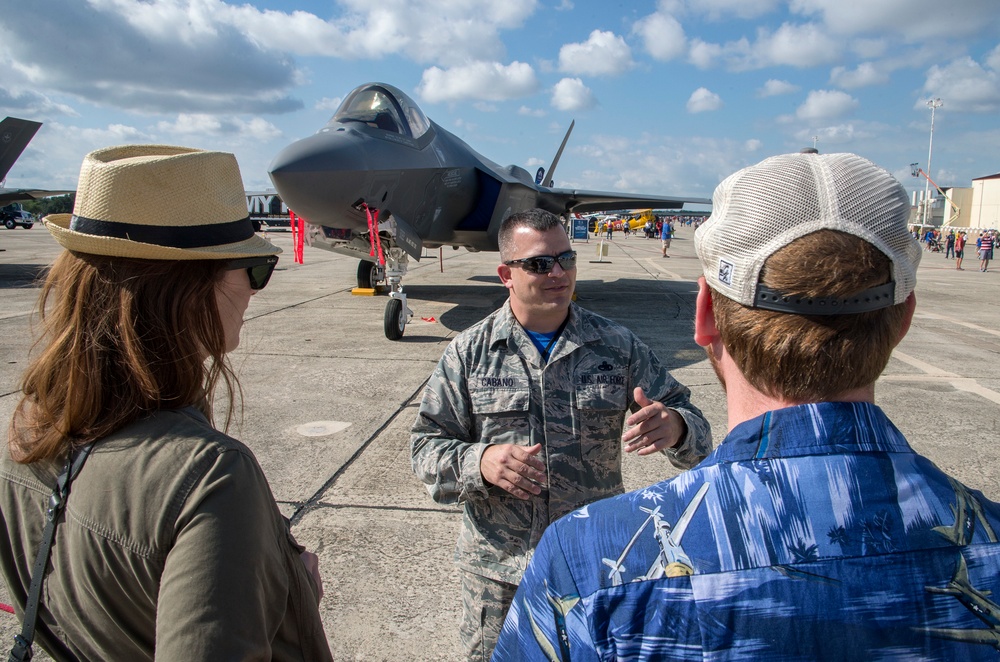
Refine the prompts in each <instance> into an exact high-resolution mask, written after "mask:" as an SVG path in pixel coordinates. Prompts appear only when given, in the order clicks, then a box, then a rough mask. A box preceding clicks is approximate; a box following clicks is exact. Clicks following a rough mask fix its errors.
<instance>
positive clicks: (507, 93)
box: [417, 62, 538, 103]
mask: <svg viewBox="0 0 1000 662" xmlns="http://www.w3.org/2000/svg"><path fill="white" fill-rule="evenodd" d="M537 89H538V79H537V78H536V77H535V72H534V70H533V69H532V68H531V65H530V64H525V63H524V62H511V63H510V64H509V65H503V64H500V63H499V62H472V63H470V64H466V65H463V66H460V67H454V68H452V69H447V70H445V69H440V68H438V67H431V68H430V69H426V70H425V71H424V73H423V76H422V77H421V79H420V85H419V86H418V87H417V93H418V94H419V95H420V97H421V98H422V99H424V100H425V101H429V102H431V103H440V102H442V101H463V100H466V99H476V100H480V101H503V100H506V99H515V98H517V97H523V96H527V95H529V94H533V93H534V92H535V91H536V90H537Z"/></svg>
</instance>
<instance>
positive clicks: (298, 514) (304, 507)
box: [289, 377, 430, 526]
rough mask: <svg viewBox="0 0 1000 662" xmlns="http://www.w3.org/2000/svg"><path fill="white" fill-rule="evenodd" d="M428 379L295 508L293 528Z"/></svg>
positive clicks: (422, 387)
mask: <svg viewBox="0 0 1000 662" xmlns="http://www.w3.org/2000/svg"><path fill="white" fill-rule="evenodd" d="M428 379H430V377H428V378H427V379H425V380H424V381H422V382H420V385H419V386H417V388H416V390H414V391H413V393H411V394H410V395H409V397H407V398H406V399H405V400H403V402H402V403H400V405H399V406H398V407H396V411H394V412H392V414H391V415H389V416H388V417H387V418H386V419H385V421H383V422H382V425H380V426H378V428H376V429H375V431H374V432H372V434H371V435H370V436H369V437H368V438H367V439H365V441H364V443H362V444H361V445H360V446H359V447H358V449H357V450H356V451H354V454H353V455H351V457H350V458H348V460H347V462H344V464H343V465H341V467H340V468H339V469H337V471H335V472H334V474H333V475H332V476H330V478H328V479H327V481H326V482H325V483H323V485H322V486H321V487H320V488H319V489H318V490H316V492H315V493H314V494H313V495H312V496H311V497H309V498H308V499H307V500H305V501H303V502H300V504H299V505H298V506H297V507H296V509H295V512H294V513H292V516H291V517H290V518H289V521H290V522H291V524H292V525H293V526H294V525H295V524H298V523H299V522H300V521H301V520H302V518H303V517H305V516H306V515H307V514H308V513H309V512H311V511H313V510H315V509H316V508H318V507H320V505H321V503H320V499H321V498H322V497H323V495H324V494H326V491H327V490H329V489H330V488H331V487H333V486H334V485H335V484H336V482H337V480H338V479H339V478H340V477H341V476H342V475H344V473H345V472H346V471H347V470H348V469H350V468H351V467H352V466H353V465H354V462H355V461H356V460H357V459H358V458H359V457H361V455H362V454H363V453H364V452H365V451H366V450H367V449H368V447H369V446H370V445H371V444H372V442H373V441H375V440H376V439H378V437H379V435H380V434H382V433H383V432H384V431H385V430H386V429H387V428H388V427H389V426H390V425H392V423H393V421H395V420H396V418H397V417H398V416H399V415H400V414H401V413H402V412H403V411H404V410H406V409H407V408H408V407H410V405H411V404H412V403H413V402H414V401H415V400H416V399H417V398H418V397H420V395H421V393H423V390H424V386H425V385H426V384H427V380H428Z"/></svg>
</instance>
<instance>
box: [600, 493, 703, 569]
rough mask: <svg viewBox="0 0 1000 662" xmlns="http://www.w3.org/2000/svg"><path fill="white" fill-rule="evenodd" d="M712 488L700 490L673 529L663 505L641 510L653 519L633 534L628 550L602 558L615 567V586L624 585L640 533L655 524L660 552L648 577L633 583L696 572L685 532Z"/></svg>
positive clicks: (654, 531) (654, 530) (648, 519)
mask: <svg viewBox="0 0 1000 662" xmlns="http://www.w3.org/2000/svg"><path fill="white" fill-rule="evenodd" d="M710 486H711V483H705V484H704V485H702V486H701V487H699V488H698V491H697V492H695V494H694V496H693V497H691V501H690V502H688V505H687V506H686V507H685V508H684V512H682V513H681V516H680V517H678V518H677V521H676V522H675V523H674V525H673V526H671V525H670V523H669V522H667V521H665V520H664V519H663V515H661V514H660V507H659V506H657V507H656V508H640V510H642V511H643V512H644V513H648V514H649V517H647V518H646V519H645V520H644V521H643V523H642V525H641V526H640V527H639V528H638V529H637V530H636V532H635V534H633V536H632V538H631V539H630V540H629V542H628V544H627V545H626V546H625V549H623V550H622V553H621V555H620V556H619V557H618V558H617V559H601V562H602V563H604V565H606V566H608V567H609V568H611V572H610V573H608V579H610V580H611V585H612V586H619V585H621V584H622V574H623V573H624V572H625V565H624V564H625V558H626V557H627V556H628V554H629V552H630V551H632V547H634V546H635V542H636V540H638V538H639V534H641V533H642V532H643V531H644V530H645V529H646V526H647V525H648V524H649V523H650V522H652V523H653V535H654V536H655V537H656V542H657V543H659V545H660V553H659V554H657V555H656V558H655V559H654V560H653V563H652V564H651V565H650V566H649V569H648V570H647V571H646V574H644V575H639V576H638V577H636V578H635V579H633V580H632V581H634V582H638V581H644V580H647V579H660V578H661V577H681V576H684V575H690V574H693V573H694V568H693V567H692V564H691V559H690V558H689V557H688V555H687V554H686V553H685V552H684V548H683V547H681V539H682V538H683V537H684V533H685V531H687V527H688V524H690V523H691V518H693V517H694V514H695V513H696V512H697V511H698V507H699V506H700V505H701V502H702V501H703V500H704V499H705V495H706V494H707V493H708V489H709V487H710Z"/></svg>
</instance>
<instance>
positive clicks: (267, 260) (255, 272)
mask: <svg viewBox="0 0 1000 662" xmlns="http://www.w3.org/2000/svg"><path fill="white" fill-rule="evenodd" d="M276 264H278V256H277V255H262V256H261V257H245V258H242V259H239V260H230V262H229V264H227V265H226V269H228V270H230V271H233V270H235V269H246V270H247V276H249V277H250V289H252V290H262V289H264V286H265V285H267V281H269V280H271V274H272V273H274V266H275V265H276Z"/></svg>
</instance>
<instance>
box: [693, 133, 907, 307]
mask: <svg viewBox="0 0 1000 662" xmlns="http://www.w3.org/2000/svg"><path fill="white" fill-rule="evenodd" d="M909 217H910V203H909V200H908V199H907V196H906V191H905V190H904V189H903V186H902V184H900V183H899V182H898V181H897V180H896V179H895V178H894V177H893V176H892V175H890V174H889V173H888V172H887V171H885V170H883V169H882V168H880V167H878V166H877V165H875V164H874V163H872V162H871V161H869V160H867V159H864V158H862V157H860V156H857V155H855V154H816V153H800V154H783V155H780V156H773V157H771V158H769V159H765V160H763V161H761V162H760V163H758V164H757V165H753V166H750V167H748V168H744V169H743V170H740V171H739V172H736V173H734V174H732V175H730V176H729V177H727V178H726V179H725V180H723V182H722V183H721V184H719V186H718V187H717V188H716V189H715V194H714V195H713V197H712V215H711V216H710V217H709V219H708V220H707V221H706V222H705V223H704V224H703V225H702V226H701V227H700V228H698V230H697V232H695V236H694V245H695V251H696V252H697V254H698V257H699V258H700V259H701V264H702V269H703V270H704V273H705V279H706V280H707V281H708V284H709V285H711V286H712V288H713V289H715V290H717V291H718V292H719V293H720V294H723V295H725V296H726V297H728V298H730V299H732V300H734V301H736V302H738V303H741V304H743V305H745V306H750V307H754V308H764V309H767V310H778V311H781V312H791V313H799V314H807V315H808V314H812V315H836V314H855V313H860V312H865V311H868V310H877V309H879V308H885V307H887V306H891V305H893V304H897V303H902V302H903V301H905V300H906V298H907V297H908V296H909V295H910V292H912V291H913V288H914V287H916V284H917V265H918V264H919V263H920V245H919V244H918V243H917V241H916V239H914V238H913V237H912V236H911V235H910V233H909V232H908V231H907V227H906V226H907V222H908V221H909ZM823 229H829V230H840V231H841V232H847V233H849V234H852V235H855V236H857V237H860V238H862V239H864V240H865V241H867V242H869V243H871V244H873V245H874V246H875V247H876V248H878V249H879V250H881V251H882V252H883V253H885V254H886V255H887V256H888V257H889V259H890V260H892V272H893V279H892V282H890V283H887V284H886V285H881V286H878V287H875V288H872V289H870V290H866V291H865V292H861V293H859V294H857V295H854V296H851V297H846V298H844V297H839V298H833V297H812V298H809V297H796V296H786V295H784V294H783V293H781V292H775V291H773V290H770V289H769V288H766V287H764V286H763V285H762V284H760V283H759V282H758V281H759V278H760V271H761V268H762V267H763V266H764V262H765V261H766V260H767V258H769V257H770V256H771V255H772V254H773V253H774V252H775V251H777V250H779V249H781V248H783V247H785V246H787V245H788V244H790V243H791V242H793V241H795V240H796V239H798V238H799V237H803V236H805V235H807V234H810V233H813V232H816V231H817V230H823Z"/></svg>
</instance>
